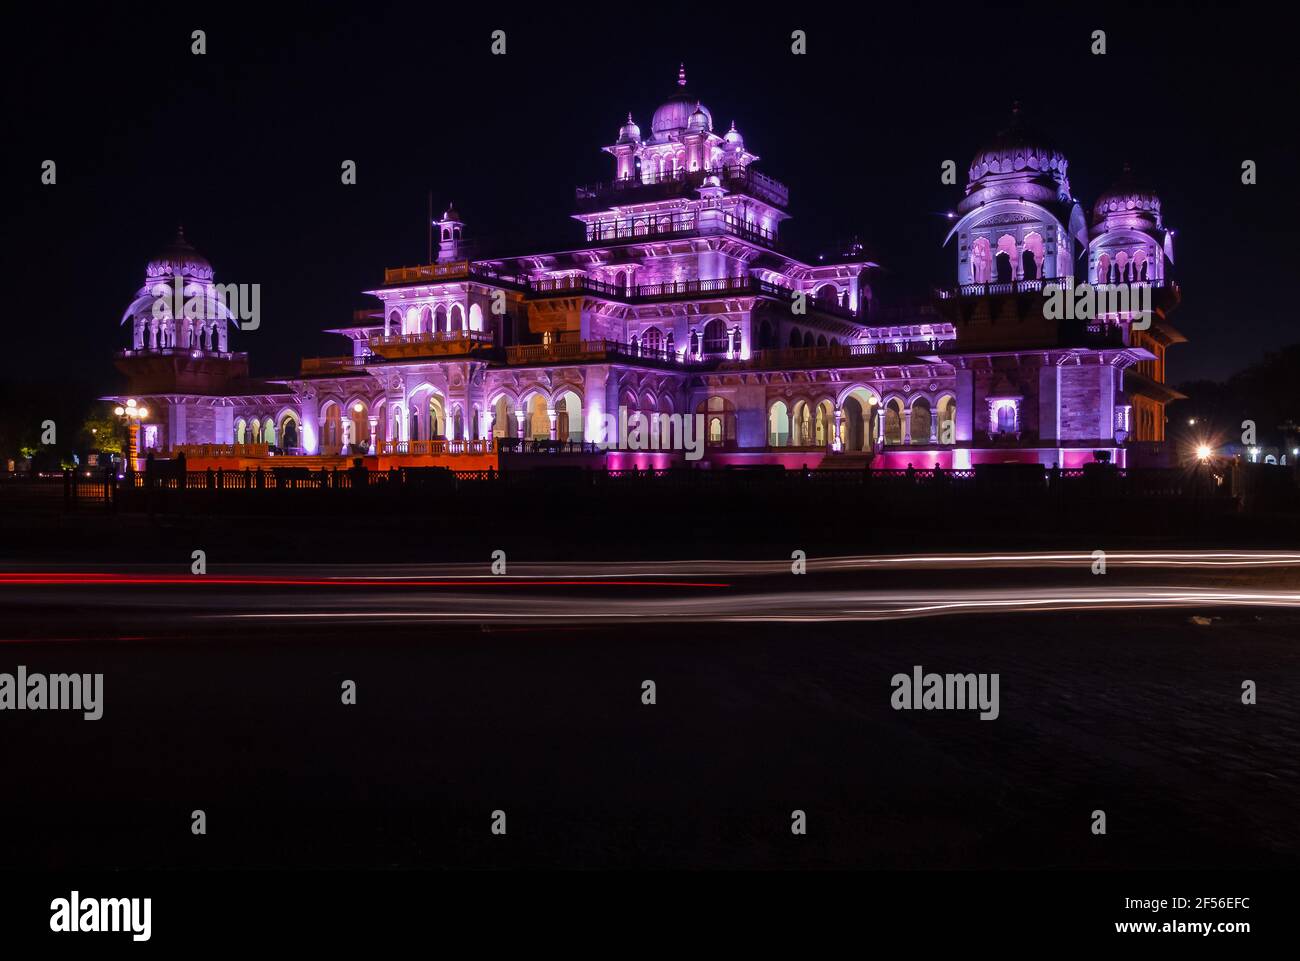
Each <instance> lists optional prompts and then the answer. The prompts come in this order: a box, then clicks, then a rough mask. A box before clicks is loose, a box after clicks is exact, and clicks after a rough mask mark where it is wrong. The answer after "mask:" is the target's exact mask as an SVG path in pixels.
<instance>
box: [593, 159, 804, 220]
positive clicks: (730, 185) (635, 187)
mask: <svg viewBox="0 0 1300 961" xmlns="http://www.w3.org/2000/svg"><path fill="white" fill-rule="evenodd" d="M706 177H717V178H718V181H719V183H721V184H722V186H723V187H725V188H727V190H729V191H732V192H733V193H745V194H748V195H749V196H751V197H754V198H756V199H758V200H762V201H765V202H767V203H770V204H772V205H773V206H776V207H781V208H785V207H788V206H789V204H790V191H789V189H788V188H787V187H786V185H785V184H783V183H781V181H779V180H777V179H776V178H774V177H769V176H767V175H766V174H761V173H759V172H758V171H757V170H754V169H753V168H752V167H718V168H715V169H712V170H676V171H673V172H671V173H664V174H657V175H656V174H652V173H650V172H648V171H643V172H642V173H641V174H640V175H639V176H636V177H624V178H622V179H620V180H607V181H604V182H602V183H595V184H588V185H586V186H583V187H578V188H577V190H576V191H575V195H576V198H577V201H578V207H579V208H580V209H582V210H584V211H585V210H598V209H600V208H602V207H608V206H611V205H615V204H628V203H636V202H638V201H652V200H657V199H663V198H667V197H674V196H682V195H685V194H687V193H688V192H691V191H694V190H695V189H697V188H699V187H700V186H701V185H702V184H703V183H704V180H705V178H706Z"/></svg>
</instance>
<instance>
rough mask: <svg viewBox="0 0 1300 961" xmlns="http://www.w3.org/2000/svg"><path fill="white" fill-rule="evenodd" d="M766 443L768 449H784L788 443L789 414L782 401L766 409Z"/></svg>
mask: <svg viewBox="0 0 1300 961" xmlns="http://www.w3.org/2000/svg"><path fill="white" fill-rule="evenodd" d="M767 443H768V446H769V447H786V446H788V445H789V443H790V412H789V409H788V408H787V407H786V406H785V401H783V400H778V401H777V402H776V403H775V404H773V405H772V406H771V408H769V409H768V412H767Z"/></svg>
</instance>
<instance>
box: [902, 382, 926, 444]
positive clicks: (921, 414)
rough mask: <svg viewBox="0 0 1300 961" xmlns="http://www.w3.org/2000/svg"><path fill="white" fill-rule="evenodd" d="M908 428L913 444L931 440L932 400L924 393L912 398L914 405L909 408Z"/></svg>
mask: <svg viewBox="0 0 1300 961" xmlns="http://www.w3.org/2000/svg"><path fill="white" fill-rule="evenodd" d="M907 419H908V430H909V434H908V435H907V436H909V437H910V438H911V442H912V443H913V444H928V443H929V442H930V426H931V425H930V400H929V398H927V397H926V396H925V395H924V394H917V395H916V396H915V397H913V398H912V405H911V406H910V407H909V408H908V410H907Z"/></svg>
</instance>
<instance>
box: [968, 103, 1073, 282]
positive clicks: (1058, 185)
mask: <svg viewBox="0 0 1300 961" xmlns="http://www.w3.org/2000/svg"><path fill="white" fill-rule="evenodd" d="M1067 167H1068V161H1067V160H1066V158H1065V155H1064V154H1062V153H1061V152H1060V151H1059V150H1057V149H1056V147H1054V146H1053V145H1052V143H1051V142H1050V141H1049V140H1048V139H1047V138H1045V137H1044V136H1043V135H1042V134H1040V133H1038V132H1037V131H1035V130H1033V129H1031V128H1030V127H1029V125H1028V124H1027V123H1025V121H1024V119H1023V117H1022V115H1021V112H1020V106H1019V104H1016V105H1015V107H1014V108H1013V109H1012V114H1011V122H1010V124H1009V125H1008V126H1007V127H1006V128H1005V129H1003V130H1001V131H999V132H998V134H997V135H996V136H995V137H993V138H992V139H991V140H989V141H988V142H987V143H985V144H984V145H983V146H982V147H981V148H980V149H979V150H978V151H976V153H975V159H974V160H972V161H971V166H970V173H969V179H968V182H967V185H966V196H965V197H964V198H962V201H961V203H959V204H958V205H957V213H958V220H957V223H956V224H955V225H954V226H953V228H952V230H951V231H950V232H949V234H948V239H951V238H952V237H953V236H954V235H956V237H957V241H958V242H957V283H958V285H960V286H966V285H968V284H998V283H1002V284H1008V283H1019V282H1023V281H1039V280H1043V279H1044V278H1054V277H1065V276H1069V275H1070V273H1071V271H1072V268H1073V264H1074V252H1075V247H1074V242H1075V241H1076V240H1078V241H1079V243H1081V244H1082V243H1083V242H1084V240H1085V239H1086V233H1085V224H1084V220H1083V212H1082V210H1080V209H1079V206H1078V204H1076V203H1075V202H1074V199H1073V197H1071V195H1070V181H1069V179H1068V177H1067V175H1066V168H1067ZM946 242H947V241H945V243H946Z"/></svg>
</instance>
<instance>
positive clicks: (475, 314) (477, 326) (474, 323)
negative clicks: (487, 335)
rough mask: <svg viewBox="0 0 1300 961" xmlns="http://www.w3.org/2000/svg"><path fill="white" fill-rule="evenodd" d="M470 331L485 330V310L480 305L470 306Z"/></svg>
mask: <svg viewBox="0 0 1300 961" xmlns="http://www.w3.org/2000/svg"><path fill="white" fill-rule="evenodd" d="M469 329H470V330H480V331H481V330H483V329H484V328H483V308H482V307H480V306H479V305H478V304H470V305H469Z"/></svg>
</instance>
